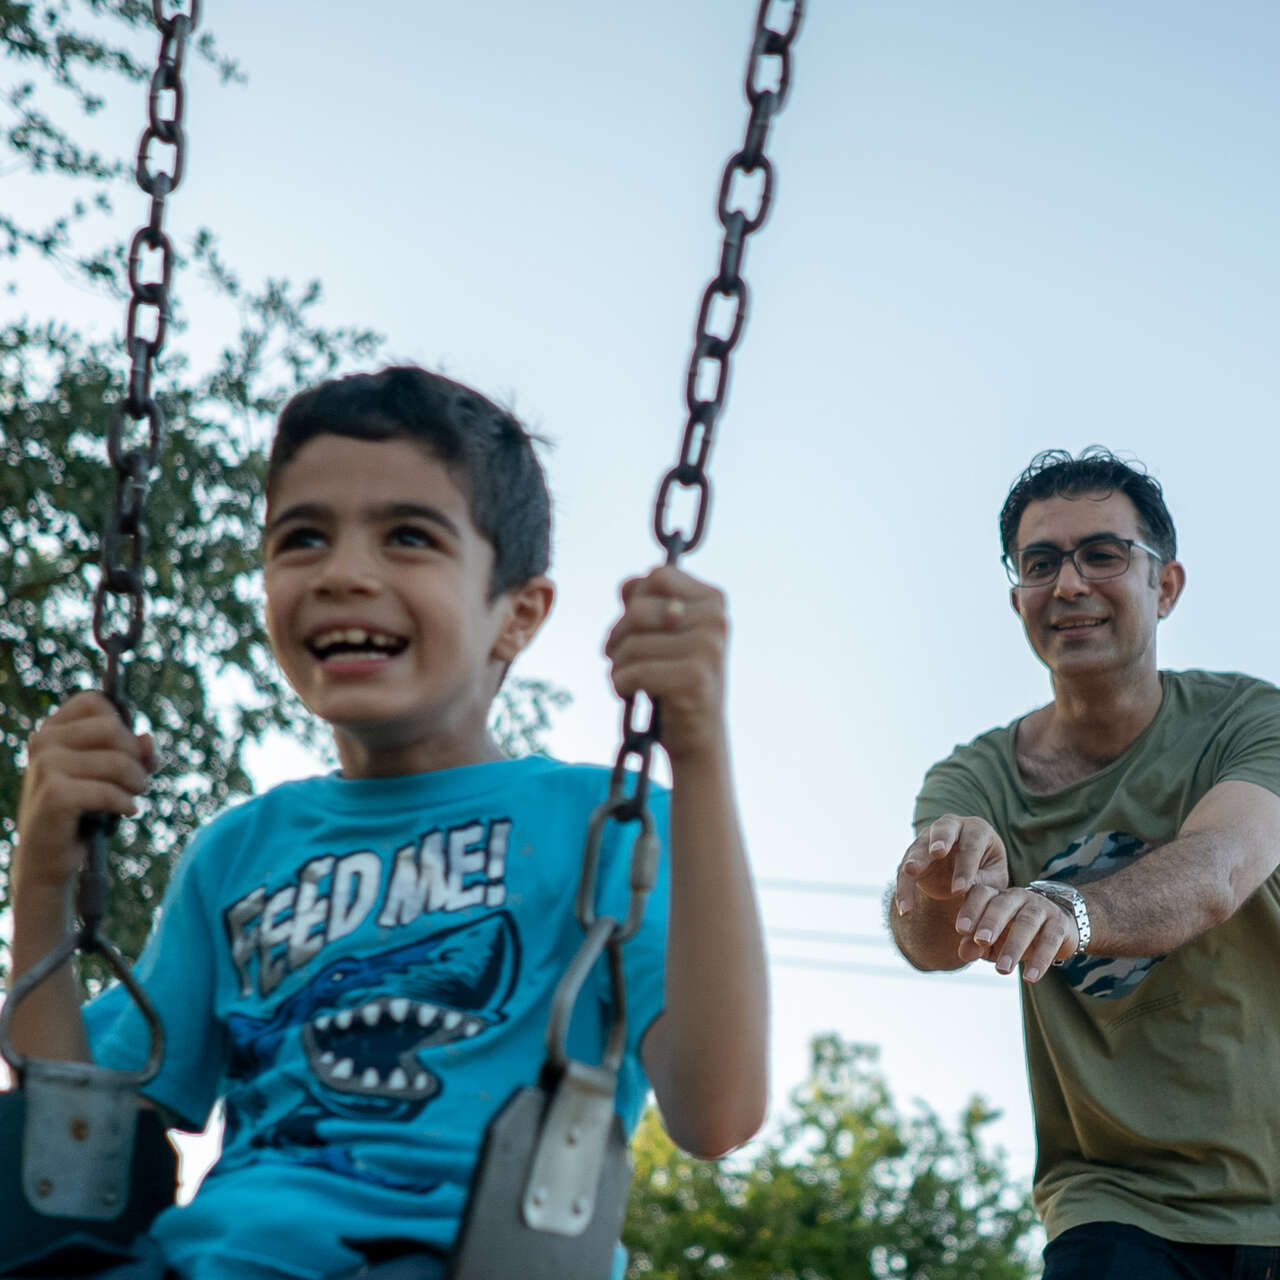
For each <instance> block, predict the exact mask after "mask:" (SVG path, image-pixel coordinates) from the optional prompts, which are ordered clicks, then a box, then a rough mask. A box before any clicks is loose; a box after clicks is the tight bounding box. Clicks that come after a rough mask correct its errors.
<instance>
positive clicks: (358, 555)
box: [263, 435, 518, 763]
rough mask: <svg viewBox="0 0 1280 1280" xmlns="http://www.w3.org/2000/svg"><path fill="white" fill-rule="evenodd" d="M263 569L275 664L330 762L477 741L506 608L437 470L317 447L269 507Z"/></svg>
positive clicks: (350, 443)
mask: <svg viewBox="0 0 1280 1280" xmlns="http://www.w3.org/2000/svg"><path fill="white" fill-rule="evenodd" d="M263 558H264V565H265V579H266V594H267V630H268V632H269V633H270V636H271V643H272V645H273V647H274V649H275V654H276V658H277V660H278V662H279V663H280V667H281V669H282V670H283V672H284V674H285V676H286V677H287V678H288V680H289V683H290V684H291V685H292V686H293V687H294V689H296V690H297V692H298V695H299V697H301V699H302V701H303V702H304V703H306V705H307V706H308V707H309V708H310V709H311V710H312V711H313V712H315V714H316V715H318V716H320V717H322V718H323V719H324V720H327V721H328V722H329V723H330V724H331V725H332V726H333V727H334V730H335V731H336V733H337V734H338V738H339V748H340V749H341V748H342V745H343V739H344V735H348V736H349V738H350V740H351V741H352V742H355V743H358V744H359V746H360V748H361V750H363V751H369V752H373V753H375V754H376V753H378V752H383V753H384V756H385V757H386V758H388V759H390V758H393V757H394V758H399V759H404V758H406V756H407V757H408V758H409V759H413V758H415V757H414V751H415V749H416V748H418V747H422V746H423V745H425V744H431V743H433V742H440V743H445V742H449V741H453V740H456V741H457V742H459V743H462V742H472V741H473V740H475V739H476V735H477V734H478V735H481V736H482V735H483V733H484V727H485V724H486V722H487V716H488V709H489V703H490V701H491V699H492V697H493V695H494V692H495V691H496V688H497V681H498V679H499V678H500V673H501V670H502V668H503V665H504V664H505V663H506V662H509V661H510V660H511V658H513V657H514V656H515V654H514V652H509V649H510V640H511V636H510V635H509V633H508V630H507V629H506V628H507V627H508V624H509V622H510V608H509V597H508V595H505V594H504V595H502V596H499V597H498V598H497V599H495V600H490V599H489V584H490V581H491V579H492V574H493V561H494V552H493V547H492V546H491V545H490V543H489V542H488V541H487V540H486V539H485V538H484V537H483V536H482V535H481V534H480V533H479V531H478V530H477V529H476V527H475V525H474V524H473V523H472V519H471V512H470V508H469V505H468V502H467V499H466V496H465V495H464V494H463V492H462V491H461V490H460V489H459V487H458V485H457V484H456V483H455V482H454V480H453V477H452V476H451V475H450V473H449V471H448V469H447V468H446V467H445V466H444V465H443V464H442V463H441V462H439V461H438V460H437V459H435V458H432V457H430V456H429V455H428V454H427V453H426V452H425V451H424V450H423V449H421V448H420V447H419V446H418V445H417V444H415V443H413V442H410V441H406V440H395V439H393V440H387V441H379V442H371V441H364V440H353V439H349V438H347V437H344V436H334V435H323V436H318V437H317V438H316V439H314V440H311V441H309V442H308V443H307V444H305V445H304V446H303V447H302V448H301V449H300V450H299V451H298V453H297V455H296V456H295V457H294V458H293V459H292V460H291V461H290V462H289V464H288V466H287V467H286V468H285V469H284V471H283V472H282V473H281V474H280V476H279V478H278V480H277V482H276V485H275V488H274V490H273V492H272V493H271V495H270V501H269V503H268V510H267V527H266V533H265V536H264V540H263ZM517 649H518V645H517ZM345 760H346V758H345V756H344V763H345Z"/></svg>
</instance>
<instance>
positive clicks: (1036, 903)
mask: <svg viewBox="0 0 1280 1280" xmlns="http://www.w3.org/2000/svg"><path fill="white" fill-rule="evenodd" d="M983 898H985V899H986V902H985V905H984V906H982V907H981V908H978V906H977V904H978V903H979V902H980V901H981V900H982V899H983ZM971 903H972V905H971ZM956 932H957V933H960V934H964V935H967V937H966V938H965V942H966V943H967V946H968V947H969V948H972V949H976V948H981V954H983V955H985V956H986V958H987V959H989V960H992V961H993V963H994V964H995V966H996V969H997V970H998V971H999V972H1000V973H1012V972H1013V970H1014V966H1016V965H1018V964H1021V965H1022V976H1023V977H1024V978H1025V979H1026V980H1027V981H1028V982H1039V980H1040V979H1041V978H1042V977H1044V975H1045V974H1046V973H1048V971H1049V966H1050V965H1051V964H1053V962H1054V961H1055V960H1069V959H1070V958H1071V957H1072V956H1073V955H1075V953H1076V948H1077V947H1078V946H1079V945H1080V933H1079V930H1078V929H1077V927H1076V919H1075V916H1074V915H1072V914H1071V912H1069V911H1066V910H1064V909H1063V908H1062V907H1060V906H1059V905H1058V904H1057V903H1056V902H1054V901H1052V900H1051V899H1049V898H1046V897H1045V896H1044V894H1041V893H1033V892H1032V891H1031V890H1030V889H1017V888H1014V889H1004V890H1003V891H1001V892H998V893H997V892H994V891H992V890H989V889H987V888H985V887H984V886H981V885H979V886H975V887H974V888H973V889H972V890H971V891H970V893H969V895H968V897H967V898H966V899H965V907H964V911H962V912H961V914H960V915H957V917H956Z"/></svg>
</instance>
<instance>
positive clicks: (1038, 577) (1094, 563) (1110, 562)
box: [1001, 536, 1164, 587]
mask: <svg viewBox="0 0 1280 1280" xmlns="http://www.w3.org/2000/svg"><path fill="white" fill-rule="evenodd" d="M1134 547H1137V548H1138V550H1139V551H1145V552H1146V553H1147V555H1149V556H1151V557H1152V558H1153V559H1155V560H1156V561H1157V562H1158V563H1160V564H1163V563H1164V556H1162V555H1161V554H1160V552H1158V551H1157V550H1156V549H1155V548H1154V547H1149V546H1147V544H1146V543H1145V542H1139V541H1138V540H1137V538H1112V537H1105V536H1104V537H1100V538H1086V539H1085V540H1084V541H1083V542H1082V543H1080V544H1079V545H1078V546H1075V547H1072V548H1071V549H1070V550H1069V551H1061V550H1059V549H1058V548H1057V547H1045V546H1038V547H1027V548H1026V549H1025V550H1023V551H1018V552H1016V553H1015V554H1014V555H1012V556H1007V555H1006V556H1002V557H1001V561H1002V562H1003V564H1004V571H1005V573H1007V574H1008V575H1009V581H1010V582H1012V583H1013V585H1014V586H1015V587H1047V586H1049V585H1050V584H1051V583H1054V582H1057V580H1058V574H1059V573H1060V572H1061V571H1062V562H1063V561H1064V560H1070V561H1071V563H1072V564H1073V565H1075V568H1076V572H1077V573H1078V574H1079V575H1080V576H1081V577H1082V578H1084V579H1085V580H1086V581H1087V582H1105V581H1106V580H1107V579H1108V578H1119V577H1120V576H1121V575H1122V574H1125V573H1127V572H1128V570H1129V562H1130V561H1131V560H1132V559H1133V549H1134Z"/></svg>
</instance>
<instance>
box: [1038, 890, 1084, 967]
mask: <svg viewBox="0 0 1280 1280" xmlns="http://www.w3.org/2000/svg"><path fill="white" fill-rule="evenodd" d="M1027 888H1028V889H1030V890H1031V892H1032V893H1038V894H1039V895H1040V896H1041V897H1042V898H1048V899H1049V901H1050V902H1053V903H1056V904H1057V905H1058V906H1060V907H1061V908H1062V909H1063V911H1065V912H1067V913H1068V914H1069V915H1071V916H1073V917H1074V918H1075V922H1076V933H1077V934H1078V935H1079V938H1080V940H1079V941H1078V942H1077V943H1076V949H1075V951H1074V952H1073V953H1072V954H1073V955H1077V956H1078V955H1083V954H1084V953H1085V952H1086V951H1087V950H1088V949H1089V939H1090V937H1091V936H1092V933H1093V931H1092V930H1091V929H1090V927H1089V908H1088V907H1086V906H1085V904H1084V895H1083V894H1082V893H1081V892H1080V890H1079V889H1075V888H1073V887H1072V886H1071V885H1069V884H1066V883H1064V882H1063V881H1061V880H1033V881H1032V882H1031V883H1030V884H1029V885H1027Z"/></svg>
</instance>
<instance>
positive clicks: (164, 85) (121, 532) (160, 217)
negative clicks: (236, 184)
mask: <svg viewBox="0 0 1280 1280" xmlns="http://www.w3.org/2000/svg"><path fill="white" fill-rule="evenodd" d="M151 14H152V18H153V19H154V21H155V25H156V28H157V30H158V31H159V32H160V51H159V54H158V55H157V57H156V69H155V72H154V73H153V75H152V77H151V87H150V92H149V94H148V99H147V127H146V129H145V130H144V131H143V134H142V141H141V142H140V144H139V146H138V161H137V167H136V170H135V177H136V179H137V183H138V186H139V187H141V188H142V190H143V192H144V193H145V194H146V195H148V196H150V197H151V208H150V211H149V214H148V217H147V221H146V222H145V223H144V224H143V225H142V226H141V227H139V228H138V230H137V231H136V232H135V233H134V236H133V240H132V241H131V242H130V245H129V303H128V309H127V310H126V312H125V341H124V345H125V350H126V351H127V353H128V356H129V385H128V390H127V392H126V394H125V397H124V399H123V400H121V401H120V402H119V403H117V404H116V405H114V406H113V407H112V410H111V417H110V420H109V423H108V427H107V458H108V461H109V462H110V464H111V466H112V468H113V469H114V471H115V476H116V491H115V500H114V503H113V505H112V509H111V512H110V514H109V515H108V517H107V521H106V525H105V527H104V529H103V533H102V568H101V575H100V577H99V579H98V585H97V587H96V589H95V590H94V595H93V638H94V640H95V641H96V642H97V644H98V647H99V648H100V649H101V650H102V652H103V654H104V655H105V657H106V669H105V671H104V672H103V677H102V692H103V693H104V694H105V695H106V696H107V697H108V698H109V699H110V700H111V701H112V703H114V705H115V707H116V709H117V710H118V711H119V712H120V715H121V718H122V719H124V721H125V722H126V723H128V722H129V719H130V713H129V707H128V703H127V700H126V698H125V695H124V689H123V676H124V672H123V670H122V659H123V658H124V657H125V656H126V655H127V654H129V653H132V652H133V650H134V649H136V648H137V646H138V642H139V641H140V640H141V639H142V628H143V625H144V623H145V620H146V594H145V593H146V584H145V581H144V571H145V568H146V554H147V528H146V501H147V492H148V490H149V489H150V487H151V473H152V472H153V471H154V470H155V468H156V466H157V464H158V463H159V461H160V452H161V449H162V448H163V445H164V414H163V413H162V412H161V409H160V406H159V404H158V403H157V402H156V398H155V396H154V394H153V393H152V389H151V376H152V372H153V367H154V362H155V358H156V356H157V355H159V354H160V351H161V349H162V348H163V346H164V339H165V329H166V327H167V325H168V322H169V282H170V280H171V278H172V275H173V245H172V243H171V242H170V240H169V237H168V236H167V235H166V234H165V231H164V206H165V201H166V200H167V199H168V197H169V195H170V193H171V192H172V191H173V190H174V188H175V187H176V186H177V185H178V184H179V183H180V182H181V181H182V171H183V166H184V164H185V161H186V137H185V135H184V134H183V132H182V111H183V102H184V96H185V95H184V86H183V83H182V63H183V58H184V56H185V54H186V48H187V39H188V37H189V36H190V35H191V32H192V31H193V30H194V29H195V27H196V25H197V23H198V22H199V20H200V0H191V10H190V12H189V13H175V14H173V15H171V16H170V17H168V18H166V17H165V16H164V0H151ZM166 95H169V97H168V102H167V103H166ZM166 105H168V107H169V110H168V111H167V112H166V110H165V108H166ZM156 143H160V144H162V145H165V146H169V147H171V148H172V149H173V151H172V167H171V169H170V170H169V171H168V172H165V171H164V170H163V169H157V168H153V161H152V155H151V149H152V146H153V145H154V144H156ZM144 251H150V252H152V253H159V255H160V262H159V264H158V266H159V269H158V273H155V274H158V277H159V278H158V279H150V280H145V279H143V275H144V274H149V273H146V272H145V265H146V264H144V262H143V254H144ZM144 309H145V310H146V311H149V312H150V313H151V315H152V319H151V325H152V328H151V333H150V336H147V335H145V334H143V333H140V332H139V329H140V318H143V316H144ZM126 419H132V420H133V421H134V422H135V423H137V422H141V421H143V420H144V419H145V421H146V429H145V434H144V433H143V432H136V433H134V434H135V435H136V436H138V437H139V439H138V440H130V439H129V438H128V435H129V433H128V432H127V431H126ZM122 599H123V601H124V603H123V604H117V605H114V606H113V604H112V603H111V602H112V601H113V600H115V601H120V600H122ZM113 613H114V614H115V617H114V618H113V617H112V616H111V615H112V614H113ZM115 822H116V820H115V818H114V817H113V816H111V815H108V814H102V813H90V814H86V815H85V816H84V817H83V819H82V820H81V832H82V834H83V835H84V837H85V839H86V841H87V842H88V846H89V850H88V856H87V857H86V859H85V865H84V869H83V870H82V871H81V872H80V881H79V884H78V886H77V891H76V911H77V914H78V915H79V917H80V928H79V930H78V931H77V932H76V933H73V934H69V935H68V936H67V937H65V938H63V939H62V940H61V942H59V943H58V945H57V946H56V947H54V949H53V950H52V951H50V952H49V954H48V955H46V956H44V957H42V958H41V959H40V960H38V961H37V962H36V963H35V964H34V965H32V966H31V968H30V969H28V970H27V971H26V973H24V974H23V975H22V976H21V977H20V978H19V979H18V980H17V981H16V982H15V983H14V984H13V988H12V989H11V991H10V992H9V999H8V1000H6V1001H5V1002H4V1005H3V1007H2V1008H0V1056H2V1057H3V1058H4V1059H5V1061H6V1062H8V1063H9V1065H10V1066H11V1067H12V1068H13V1070H14V1072H15V1073H16V1074H17V1075H18V1076H19V1078H21V1077H22V1075H23V1072H24V1070H25V1067H26V1061H27V1060H26V1058H25V1057H24V1055H22V1054H21V1053H19V1052H18V1050H17V1048H16V1046H15V1045H14V1043H13V1041H12V1038H11V1036H10V1034H9V1032H10V1026H11V1024H12V1018H13V1012H14V1010H15V1009H16V1008H17V1007H18V1005H19V1004H21V1003H22V1001H23V1000H25V999H26V997H27V996H28V995H30V993H31V992H32V991H34V990H35V989H36V987H38V986H39V985H40V984H41V983H42V982H44V981H45V980H46V979H47V978H49V977H50V976H51V975H52V974H54V973H56V972H57V971H58V970H59V969H60V968H61V967H62V966H63V965H64V964H66V962H67V961H68V960H69V959H70V958H71V957H72V955H74V954H75V952H76V951H83V952H86V953H96V954H97V955H99V956H101V957H102V959H103V960H104V961H105V962H106V965H107V968H108V969H109V970H110V971H111V972H112V973H113V974H114V975H115V977H116V978H118V979H119V980H120V982H121V984H122V985H123V986H124V988H125V990H126V992H127V993H128V995H129V996H130V998H131V999H132V1000H133V1002H134V1004H135V1005H137V1007H138V1009H139V1011H140V1013H141V1014H142V1017H143V1019H144V1020H145V1022H146V1024H147V1027H148V1031H149V1034H150V1047H149V1049H148V1053H147V1060H146V1063H145V1065H144V1066H143V1067H142V1068H141V1069H140V1070H138V1071H131V1072H123V1073H111V1072H107V1073H106V1074H108V1075H118V1076H120V1077H121V1078H122V1079H125V1080H127V1081H128V1082H129V1083H130V1085H131V1086H132V1087H138V1086H141V1085H142V1084H144V1083H145V1082H146V1081H148V1080H150V1079H152V1078H153V1077H154V1076H155V1074H156V1073H157V1072H158V1071H159V1069H160V1063H161V1061H162V1060H163V1057H164V1028H163V1027H162V1026H161V1024H160V1019H159V1017H158V1015H157V1014H156V1011H155V1008H154V1006H153V1005H152V1003H151V1001H150V1000H149V999H148V997H147V994H146V992H145V991H143V989H142V987H141V985H140V984H139V983H138V981H137V979H136V978H135V977H134V976H133V973H132V972H131V970H130V968H129V966H128V965H127V964H126V963H125V961H124V957H123V956H121V954H120V952H119V951H117V950H116V948H115V947H114V946H113V945H112V943H111V942H110V941H109V940H108V939H107V938H106V937H104V936H103V934H102V932H101V928H102V920H103V917H104V916H105V915H106V913H107V905H108V901H109V898H110V892H111V879H110V873H109V870H108V851H107V839H108V837H109V836H110V834H111V832H112V830H113V829H114V827H115Z"/></svg>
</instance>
